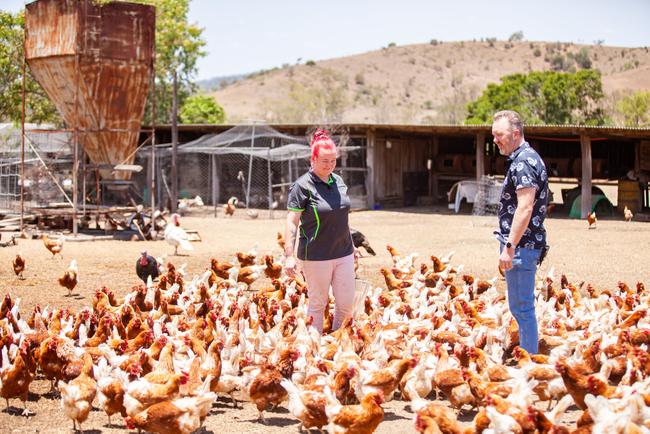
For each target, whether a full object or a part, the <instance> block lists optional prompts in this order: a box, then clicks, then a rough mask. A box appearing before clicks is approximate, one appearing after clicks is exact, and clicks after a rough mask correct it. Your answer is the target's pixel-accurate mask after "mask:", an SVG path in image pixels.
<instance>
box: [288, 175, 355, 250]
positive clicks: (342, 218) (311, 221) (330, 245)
mask: <svg viewBox="0 0 650 434" xmlns="http://www.w3.org/2000/svg"><path fill="white" fill-rule="evenodd" d="M347 191H348V187H347V186H346V185H345V183H344V182H343V179H342V178H341V177H340V176H338V175H336V174H331V175H330V177H329V179H328V182H324V181H323V180H322V179H320V178H319V177H318V176H317V175H316V174H315V173H314V172H313V171H311V170H310V171H309V172H307V173H305V174H304V175H302V176H301V177H300V178H298V179H297V180H296V182H295V183H294V184H293V185H292V186H291V191H290V192H289V198H288V200H287V209H288V210H289V211H302V214H301V215H300V234H299V238H298V258H299V259H302V260H303V261H305V260H308V261H326V260H329V259H338V258H342V257H344V256H348V255H350V254H352V252H354V245H353V244H352V237H351V236H350V226H349V224H348V214H349V213H350V198H349V197H348V195H347Z"/></svg>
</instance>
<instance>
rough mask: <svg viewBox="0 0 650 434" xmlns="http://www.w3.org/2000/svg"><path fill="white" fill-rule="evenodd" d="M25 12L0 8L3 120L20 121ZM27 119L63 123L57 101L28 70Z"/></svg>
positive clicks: (0, 114)
mask: <svg viewBox="0 0 650 434" xmlns="http://www.w3.org/2000/svg"><path fill="white" fill-rule="evenodd" d="M24 28H25V14H24V12H23V11H21V12H18V13H16V14H12V13H10V12H5V11H0V122H14V123H20V121H21V117H22V65H23V58H24V55H23V40H24V34H25V32H24ZM25 72H26V73H25V102H26V104H25V121H26V122H34V123H43V122H48V123H55V124H60V123H61V118H60V117H59V114H58V112H57V111H56V108H55V107H54V104H52V102H51V101H50V100H49V99H48V97H47V95H46V94H45V91H44V90H43V88H42V87H41V86H40V85H39V84H38V83H37V82H36V80H34V78H33V77H32V75H31V73H30V71H29V67H26V70H25Z"/></svg>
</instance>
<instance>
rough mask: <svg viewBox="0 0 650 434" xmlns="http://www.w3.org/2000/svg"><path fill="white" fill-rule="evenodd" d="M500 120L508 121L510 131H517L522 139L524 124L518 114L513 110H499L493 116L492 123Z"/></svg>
mask: <svg viewBox="0 0 650 434" xmlns="http://www.w3.org/2000/svg"><path fill="white" fill-rule="evenodd" d="M501 118H506V119H508V122H509V123H510V128H511V131H512V130H517V131H519V133H520V134H521V136H522V137H523V136H524V123H523V121H522V120H521V115H520V114H519V113H517V112H516V111H514V110H501V111H499V112H496V113H495V114H494V119H493V121H494V122H496V121H498V120H499V119H501Z"/></svg>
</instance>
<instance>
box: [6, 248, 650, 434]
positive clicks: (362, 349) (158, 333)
mask: <svg viewBox="0 0 650 434" xmlns="http://www.w3.org/2000/svg"><path fill="white" fill-rule="evenodd" d="M278 241H279V242H281V241H282V240H281V239H279V240H278ZM388 250H389V252H390V253H391V256H392V260H393V263H392V264H391V266H390V267H386V268H383V269H382V270H381V272H382V274H383V275H384V279H385V283H386V287H385V288H382V287H376V288H374V289H372V290H370V291H368V292H367V293H366V294H364V298H363V299H362V300H361V303H359V309H358V311H357V312H356V315H355V318H354V319H353V320H349V321H347V322H346V323H345V324H344V325H343V326H342V327H341V328H340V329H339V330H336V331H332V330H331V326H332V315H331V312H330V311H329V310H327V311H326V317H325V322H324V327H325V334H324V335H323V336H321V335H319V333H318V332H317V331H316V330H315V329H314V328H311V327H309V324H310V322H311V319H310V318H307V316H306V304H307V290H306V286H305V284H304V282H303V281H302V280H300V279H291V278H288V277H287V276H286V275H284V273H283V268H282V264H281V262H277V261H275V259H274V258H273V257H272V256H269V255H266V256H264V258H263V259H261V258H258V257H257V253H256V252H255V251H251V252H248V253H241V252H239V253H237V255H236V259H233V260H232V262H223V261H218V260H216V259H212V260H211V263H210V266H209V267H208V268H207V269H206V272H205V273H203V275H200V276H195V277H194V278H192V279H191V280H190V279H186V278H185V276H184V275H183V272H182V270H177V269H176V268H175V267H174V266H173V265H172V264H171V263H170V264H167V267H166V269H165V270H162V273H161V274H160V278H159V280H158V282H157V283H153V282H152V281H151V279H148V281H147V283H146V285H140V286H136V287H134V288H132V289H131V290H130V291H129V292H128V293H127V294H126V296H125V297H124V298H121V299H119V298H117V297H116V296H115V294H114V293H113V292H112V291H111V290H110V289H108V288H101V289H97V290H96V291H95V295H94V298H93V303H92V307H87V308H84V309H81V310H80V311H78V312H73V311H72V310H70V309H67V308H63V309H52V310H50V309H48V308H45V309H41V307H40V306H36V307H35V308H34V310H33V311H32V312H30V313H27V314H21V312H20V299H15V298H13V297H11V296H10V295H9V294H8V295H6V296H5V298H4V300H3V301H2V303H1V304H0V348H1V353H2V365H1V367H0V396H1V397H3V398H5V399H6V400H7V405H9V402H8V400H9V399H20V400H21V401H22V403H23V405H24V406H25V413H24V414H28V410H27V407H26V403H27V396H28V392H29V387H30V383H31V382H32V380H33V379H34V378H35V376H37V375H41V376H42V377H44V378H45V379H47V380H49V381H51V385H52V390H53V391H57V390H58V392H59V393H60V399H61V403H62V408H63V411H64V412H65V414H66V415H67V417H69V418H70V419H72V421H73V427H75V428H76V427H77V426H79V428H81V425H82V423H84V422H85V421H86V419H87V417H88V414H89V411H90V410H91V408H92V407H93V406H95V407H98V408H99V409H101V410H102V411H104V412H105V413H106V415H107V416H108V420H109V423H110V422H111V416H114V415H119V416H121V417H122V418H124V419H123V420H124V424H125V426H126V427H127V428H129V429H135V428H137V429H138V430H146V431H151V432H159V433H190V432H192V431H194V430H196V429H198V428H200V427H201V426H202V424H203V423H204V421H205V419H206V417H208V416H209V413H210V409H211V407H212V404H213V403H214V401H215V400H216V399H217V397H218V395H227V396H229V397H230V398H231V400H232V405H233V408H235V409H236V408H237V406H238V401H241V400H246V401H250V402H252V403H253V404H254V405H255V406H256V408H257V409H258V411H259V420H260V423H265V419H264V412H265V411H267V410H268V408H269V406H273V407H275V406H278V405H284V406H286V407H287V408H288V410H289V411H290V413H291V415H292V416H293V417H295V418H296V419H298V420H299V421H300V426H301V429H302V428H307V429H309V428H318V429H322V428H324V427H327V428H328V429H329V431H330V432H331V433H370V432H373V431H374V430H375V429H376V428H377V426H378V425H379V424H380V423H381V422H382V421H383V420H384V416H385V413H384V408H383V405H384V403H385V402H387V401H390V400H392V399H402V400H405V401H409V402H410V404H409V406H410V409H411V411H412V412H413V413H414V417H413V420H414V422H413V423H414V428H415V430H417V431H418V432H424V433H466V432H467V433H469V432H484V433H534V432H539V433H561V432H580V433H582V432H603V433H609V432H612V433H614V432H621V433H622V432H625V433H637V432H638V433H644V432H645V433H647V432H650V356H649V353H648V345H649V344H650V323H649V322H648V318H647V315H646V313H647V310H648V308H649V304H650V293H648V291H647V290H646V288H645V287H644V285H643V284H642V283H640V282H639V283H637V284H636V286H634V287H628V286H627V285H626V284H625V283H622V282H621V283H619V285H618V287H617V288H614V289H603V290H598V289H596V288H593V287H592V286H591V285H589V284H584V283H580V284H577V285H576V284H573V283H571V282H568V281H567V279H566V278H565V277H564V276H562V277H561V279H560V281H559V282H558V281H556V279H555V277H554V276H553V272H550V273H549V274H548V275H547V276H546V277H544V278H542V279H540V281H539V284H538V291H537V315H538V319H539V326H540V352H541V354H540V355H529V354H527V353H526V352H525V351H524V350H523V349H521V348H520V347H518V346H517V343H518V330H517V325H516V322H515V321H514V319H513V318H512V316H511V315H510V313H509V311H508V308H507V302H506V300H505V297H504V295H503V293H502V292H500V291H498V290H497V288H496V287H495V280H492V281H485V280H479V279H475V278H474V277H472V276H470V275H466V274H461V270H462V267H461V266H458V267H453V266H452V265H451V255H450V256H448V257H446V258H442V259H440V258H438V257H436V256H431V258H430V261H429V260H427V262H426V263H422V264H420V265H419V266H418V265H417V264H416V261H417V255H416V254H411V255H408V256H406V255H401V254H400V253H399V252H397V251H396V250H395V249H394V248H392V247H390V246H388ZM145 256H146V254H145ZM263 277H267V278H270V279H271V284H270V285H268V286H263V285H261V289H258V290H252V289H251V288H250V285H251V284H252V283H253V282H255V281H256V280H258V279H260V278H263ZM438 396H442V397H444V398H445V399H446V400H447V401H448V404H450V406H451V408H450V407H449V406H448V405H446V404H445V403H443V402H442V401H437V398H438ZM434 397H435V398H434ZM542 401H546V402H547V403H548V407H547V409H546V410H547V411H544V409H543V407H542V406H541V405H540V404H539V403H540V402H542ZM574 403H575V405H576V406H577V407H578V408H579V409H580V410H582V411H583V412H582V414H581V416H580V417H579V419H578V421H577V426H576V427H574V428H572V429H570V428H568V427H567V426H566V425H564V424H562V423H560V420H561V419H562V417H563V415H564V413H565V410H566V409H567V408H568V407H569V406H570V405H571V404H574ZM469 409H476V410H477V412H476V415H475V416H474V418H473V421H472V422H471V423H462V422H460V421H459V420H458V415H459V412H464V411H467V410H469ZM233 411H235V410H233Z"/></svg>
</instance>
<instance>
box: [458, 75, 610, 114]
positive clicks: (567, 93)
mask: <svg viewBox="0 0 650 434" xmlns="http://www.w3.org/2000/svg"><path fill="white" fill-rule="evenodd" d="M602 99H603V88H602V82H601V77H600V72H599V71H595V70H583V71H578V72H576V73H564V72H556V71H544V72H541V71H534V72H531V73H529V74H512V75H507V76H505V77H502V78H501V83H500V84H489V85H488V86H487V88H486V89H485V90H484V91H483V94H482V95H481V96H480V97H479V98H478V99H476V100H475V101H473V102H471V103H470V104H469V105H468V107H467V111H468V114H467V118H466V120H465V123H467V124H483V123H491V122H492V115H493V114H494V113H495V112H497V111H499V110H504V109H511V110H516V111H518V112H519V113H521V115H522V116H523V117H524V119H525V120H526V123H528V124H585V125H603V124H604V122H605V114H604V110H603V109H602V108H601V107H600V102H601V100H602Z"/></svg>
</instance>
